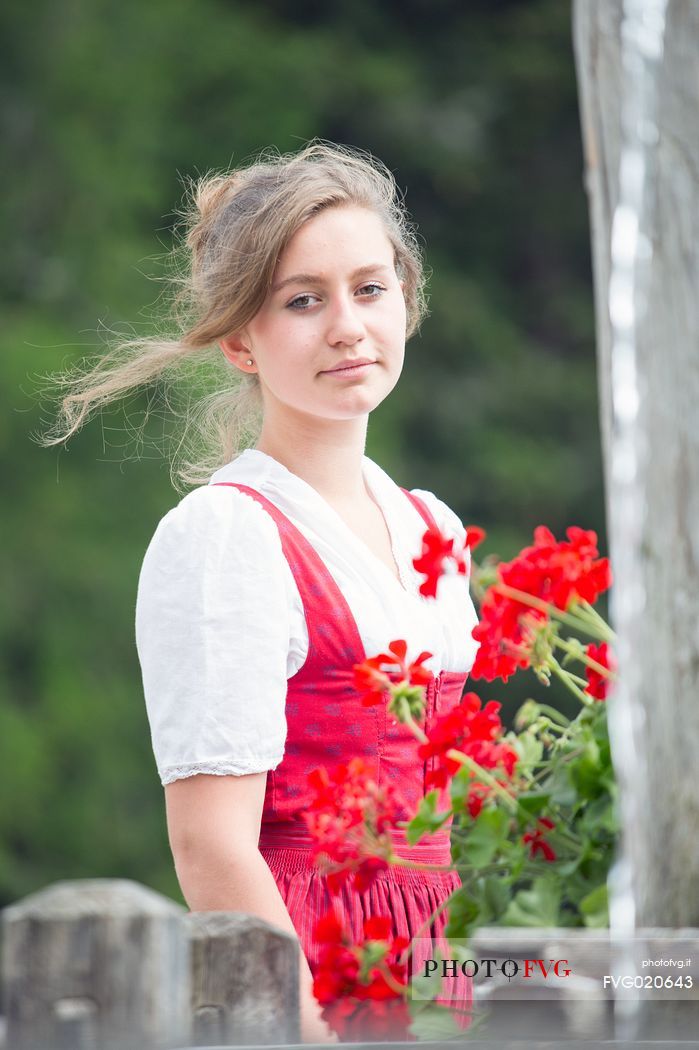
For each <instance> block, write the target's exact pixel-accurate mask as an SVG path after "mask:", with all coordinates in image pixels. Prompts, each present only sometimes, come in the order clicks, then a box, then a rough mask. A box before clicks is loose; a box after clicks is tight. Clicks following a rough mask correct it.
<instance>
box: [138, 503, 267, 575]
mask: <svg viewBox="0 0 699 1050" xmlns="http://www.w3.org/2000/svg"><path fill="white" fill-rule="evenodd" d="M235 550H240V551H244V552H245V554H246V557H247V558H248V559H251V558H252V559H253V560H254V559H255V555H256V553H257V554H258V555H259V556H261V557H269V556H270V555H272V556H273V555H274V554H275V553H279V554H281V541H280V538H279V532H278V529H277V527H276V525H275V523H274V521H273V520H272V518H271V517H270V515H269V514H268V513H267V512H266V511H265V510H264V508H263V507H262V506H260V504H259V503H258V502H257V501H256V500H255V499H253V497H252V496H250V495H248V494H247V493H245V492H240V490H239V489H236V488H234V487H231V486H229V485H203V486H201V487H200V488H196V489H193V490H192V492H189V493H187V495H186V496H184V497H183V499H181V500H180V502H179V503H178V504H177V506H175V507H173V508H172V509H171V510H169V511H168V512H167V513H166V514H165V515H164V517H162V518H161V519H160V521H159V522H158V525H157V527H156V529H155V532H154V534H153V537H152V539H151V541H150V544H149V546H148V550H147V551H146V555H145V560H144V565H147V564H149V563H153V562H162V563H163V564H164V565H167V566H169V567H170V569H171V570H172V569H173V568H176V567H182V566H183V564H184V563H187V562H188V563H191V562H198V563H199V564H202V563H203V562H211V561H212V560H213V562H216V561H218V559H219V558H220V557H222V556H224V555H225V556H226V557H228V556H229V554H230V552H232V551H235Z"/></svg>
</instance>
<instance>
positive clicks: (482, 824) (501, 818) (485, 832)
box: [461, 808, 509, 868]
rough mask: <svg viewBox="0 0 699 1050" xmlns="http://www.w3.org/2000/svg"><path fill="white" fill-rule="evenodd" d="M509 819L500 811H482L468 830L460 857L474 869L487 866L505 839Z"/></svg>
mask: <svg viewBox="0 0 699 1050" xmlns="http://www.w3.org/2000/svg"><path fill="white" fill-rule="evenodd" d="M508 827H509V817H508V815H507V813H505V812H504V811H503V810H501V809H497V808H488V809H482V810H481V812H480V813H479V814H478V816H477V817H476V819H475V820H474V822H473V824H472V825H471V827H470V828H469V829H468V837H467V839H466V841H465V843H464V844H463V847H462V849H461V856H462V857H463V859H464V860H466V861H467V862H468V863H469V864H472V865H473V866H474V868H480V867H483V865H485V864H489V863H490V861H491V860H492V859H493V857H494V856H495V854H496V853H497V851H498V848H499V846H500V844H501V843H502V842H503V840H504V839H505V838H506V837H507V831H508Z"/></svg>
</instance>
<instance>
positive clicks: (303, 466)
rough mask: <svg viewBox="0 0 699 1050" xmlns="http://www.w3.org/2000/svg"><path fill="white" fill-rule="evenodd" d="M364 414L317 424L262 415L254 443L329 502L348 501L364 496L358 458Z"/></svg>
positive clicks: (364, 439)
mask: <svg viewBox="0 0 699 1050" xmlns="http://www.w3.org/2000/svg"><path fill="white" fill-rule="evenodd" d="M367 423H368V417H364V418H363V419H359V420H357V419H351V420H346V421H345V420H343V421H340V422H333V423H332V424H322V425H319V424H318V422H317V421H315V420H313V421H307V422H301V424H299V421H298V420H295V421H294V422H293V425H289V424H285V423H284V422H282V421H277V422H276V423H275V425H274V426H273V425H272V424H271V421H269V420H268V419H267V418H265V422H264V423H263V426H262V431H261V433H260V437H259V440H258V442H257V445H256V446H255V447H256V448H257V450H258V451H259V452H264V453H266V454H267V455H268V456H271V457H272V458H273V459H276V461H277V462H278V463H281V464H282V466H284V467H286V469H287V470H289V471H291V473H292V474H295V475H296V476H297V477H299V478H301V479H302V480H303V481H305V482H307V484H309V485H310V486H311V487H312V488H314V489H315V490H316V492H318V493H319V495H321V496H322V497H323V498H324V499H325V500H327V501H328V502H329V503H331V504H335V505H341V504H351V503H353V502H354V501H356V500H364V499H366V496H367V492H366V488H365V485H364V479H363V476H362V457H363V455H364V445H365V443H366V431H367Z"/></svg>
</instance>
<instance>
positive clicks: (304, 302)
mask: <svg viewBox="0 0 699 1050" xmlns="http://www.w3.org/2000/svg"><path fill="white" fill-rule="evenodd" d="M315 298H316V296H315V295H311V294H310V292H305V293H304V294H303V295H297V296H296V298H295V299H292V300H291V302H290V303H287V308H288V309H291V310H299V311H301V310H307V309H308V307H309V303H308V300H309V299H315Z"/></svg>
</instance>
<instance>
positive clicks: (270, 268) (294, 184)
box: [39, 139, 426, 488]
mask: <svg viewBox="0 0 699 1050" xmlns="http://www.w3.org/2000/svg"><path fill="white" fill-rule="evenodd" d="M343 205H357V206H361V207H365V208H369V209H371V210H372V211H374V212H375V213H376V214H377V215H378V216H379V217H380V218H381V220H382V222H383V224H384V228H385V230H386V234H387V236H388V238H389V240H390V241H391V243H392V245H393V250H394V260H395V266H396V272H397V274H398V276H399V278H401V279H402V280H403V281H404V289H403V293H404V296H405V301H406V310H407V335H408V336H410V335H412V334H413V333H414V332H415V331H416V329H417V328H418V326H419V324H420V321H421V320H422V318H423V316H424V315H425V313H426V303H425V295H424V281H425V278H424V271H423V266H422V259H421V252H420V248H419V245H418V243H417V240H416V237H415V233H414V231H413V228H412V225H411V224H410V222H409V219H408V216H407V214H406V211H405V209H404V206H403V201H402V198H401V196H400V194H399V192H398V189H397V186H396V182H395V179H394V177H393V175H392V173H391V172H390V171H389V169H388V168H387V167H386V166H385V165H384V164H382V163H381V162H380V161H378V160H377V159H376V158H375V157H372V156H371V154H369V153H367V152H365V151H363V150H359V149H356V148H353V147H348V146H339V145H336V144H333V143H328V142H323V141H321V140H317V139H316V140H313V141H312V142H310V143H308V144H307V145H306V146H305V147H304V148H303V149H301V150H300V151H299V152H297V153H285V154H280V153H279V152H278V151H276V150H274V149H268V150H265V151H263V153H262V154H260V155H259V157H257V158H256V159H255V160H254V161H253V162H251V163H250V164H248V165H246V166H244V167H241V168H238V169H236V170H233V171H229V172H224V173H221V174H214V175H207V176H204V177H202V178H200V179H198V180H197V181H196V182H192V183H191V184H190V186H189V194H188V197H187V199H186V202H185V209H184V211H183V212H182V213H181V214H182V218H183V220H184V231H183V236H182V238H181V244H180V246H179V247H178V248H176V249H175V251H174V253H173V258H174V259H175V260H179V265H178V266H177V269H178V270H179V273H180V276H179V277H176V278H175V285H176V286H179V287H178V289H177V291H176V294H175V296H174V300H173V310H172V316H173V320H174V321H175V323H176V326H177V328H176V331H175V333H174V334H173V335H172V336H170V337H165V336H162V335H161V336H158V335H156V336H151V337H143V338H131V339H127V340H121V341H119V342H118V343H117V344H116V345H115V346H114V347H113V348H112V349H111V350H110V351H109V352H108V353H106V354H105V355H104V356H103V357H102V358H100V360H99V362H98V363H97V364H96V365H94V364H91V363H90V362H89V361H88V362H87V363H86V364H79V365H77V366H74V367H73V368H71V369H69V370H68V371H66V372H63V373H61V374H59V375H58V376H56V377H52V382H53V384H54V385H56V384H57V388H58V389H60V390H62V391H66V390H67V391H68V393H65V394H63V393H62V394H61V395H60V407H59V414H58V418H57V420H56V423H55V424H54V426H53V427H52V428H51V430H50V431H48V432H47V433H46V434H44V435H42V436H40V438H39V440H40V442H41V444H43V445H45V446H51V445H57V444H60V443H62V442H64V441H66V440H67V439H68V438H69V437H70V436H71V435H72V434H74V433H75V432H76V431H77V430H78V429H79V428H80V427H81V426H82V425H83V423H85V422H86V420H87V419H88V418H89V416H90V415H91V414H92V412H93V411H94V410H96V409H98V408H102V407H104V406H105V405H107V404H108V403H110V402H111V401H113V400H115V399H117V398H120V397H123V396H124V395H125V394H127V393H128V392H129V391H132V390H135V389H137V388H138V387H141V386H143V385H146V384H151V383H155V382H159V381H162V380H164V381H165V382H166V387H165V390H166V393H165V397H166V401H167V403H168V405H170V406H171V405H172V402H171V401H170V400H169V397H168V394H167V390H168V388H169V386H170V385H171V384H172V382H173V381H174V380H175V379H179V378H183V377H191V376H192V375H194V376H195V377H197V376H199V375H200V369H202V370H203V371H202V373H201V374H202V375H207V374H209V371H210V369H211V367H212V366H213V367H214V383H215V385H216V387H217V389H215V390H214V392H213V393H209V394H207V395H205V396H203V397H201V398H200V399H199V400H196V401H195V402H194V403H192V401H191V398H190V400H189V403H188V404H187V408H186V411H185V412H184V423H185V425H184V431H183V433H182V436H181V437H180V439H179V440H178V442H177V444H178V448H177V454H176V455H175V456H174V457H173V459H172V478H173V483H174V484H175V485H176V486H177V487H180V488H181V487H182V486H181V485H179V486H178V485H177V482H178V480H179V482H180V483H184V484H185V485H187V484H202V483H205V482H207V481H208V480H209V477H210V475H211V473H212V472H213V471H214V470H216V469H217V468H218V467H220V466H222V465H223V464H224V463H227V462H229V461H230V460H231V459H233V458H234V456H235V455H236V454H237V453H238V452H240V451H241V449H242V448H244V447H246V445H248V444H250V443H252V442H253V441H254V440H255V439H256V436H257V433H258V432H259V426H260V419H261V397H260V392H259V384H258V380H257V378H256V376H254V375H253V376H251V375H244V374H243V373H241V372H240V371H239V370H238V369H236V368H235V366H234V365H232V364H231V363H230V362H228V361H227V360H226V359H225V358H224V355H223V354H222V353H221V351H220V349H219V348H218V346H217V343H218V341H219V340H221V339H223V338H225V337H226V336H229V335H231V334H232V333H234V332H237V331H239V330H240V329H242V328H244V327H245V325H246V324H248V322H249V321H250V320H251V319H252V318H253V317H254V316H255V314H256V313H257V312H258V310H259V309H260V307H261V306H262V304H263V303H264V301H265V298H266V296H267V293H268V291H269V288H270V286H271V283H272V276H273V274H274V270H275V267H276V264H277V261H278V259H279V256H280V255H281V253H282V252H283V251H284V248H285V247H286V245H287V244H288V243H289V241H290V240H291V238H292V237H293V235H294V234H295V233H296V231H297V230H298V229H299V228H300V227H301V226H302V225H303V224H304V223H305V222H306V221H307V220H308V219H309V218H311V216H313V215H316V214H317V213H318V212H320V211H322V210H324V209H325V208H332V207H339V206H343Z"/></svg>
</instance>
